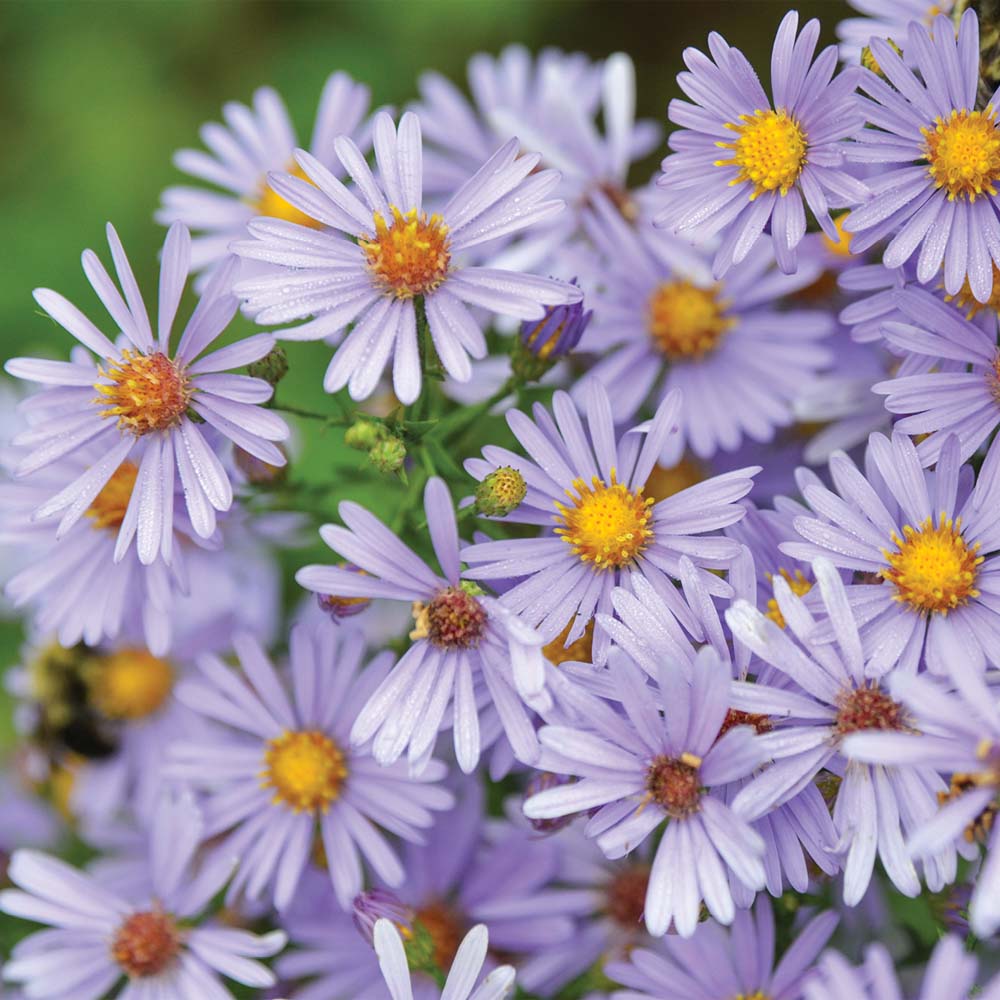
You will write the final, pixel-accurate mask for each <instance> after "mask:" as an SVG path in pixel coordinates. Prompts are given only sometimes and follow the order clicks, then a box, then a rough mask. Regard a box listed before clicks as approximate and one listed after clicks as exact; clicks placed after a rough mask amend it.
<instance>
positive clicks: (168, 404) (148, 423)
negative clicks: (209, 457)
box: [94, 349, 194, 437]
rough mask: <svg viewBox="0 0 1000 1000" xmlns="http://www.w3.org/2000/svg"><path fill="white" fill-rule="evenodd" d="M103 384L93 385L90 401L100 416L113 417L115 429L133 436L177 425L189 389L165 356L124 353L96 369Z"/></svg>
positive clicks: (185, 377) (174, 364)
mask: <svg viewBox="0 0 1000 1000" xmlns="http://www.w3.org/2000/svg"><path fill="white" fill-rule="evenodd" d="M98 371H99V372H100V374H101V377H102V378H105V379H108V380H109V382H110V385H109V384H108V383H106V382H97V383H95V384H94V388H95V389H96V390H97V391H98V393H99V395H98V396H97V397H96V398H95V400H94V402H96V403H99V404H101V405H102V406H104V409H103V410H102V411H101V416H102V417H117V418H118V426H119V427H120V428H121V429H122V430H123V431H130V432H131V433H132V434H134V435H135V436H136V437H142V436H143V435H144V434H149V433H150V431H162V430H166V429H167V428H168V427H173V426H175V425H176V424H178V423H180V420H181V417H183V416H184V413H185V411H186V410H187V408H188V403H189V402H190V401H191V395H192V393H193V391H194V390H193V388H192V386H191V382H190V380H189V379H188V377H187V375H186V374H185V373H184V372H183V371H182V370H181V368H180V367H179V366H178V365H177V364H176V363H175V362H173V361H171V360H170V358H168V357H167V356H166V355H165V354H161V353H160V352H156V353H155V354H140V353H139V352H138V351H131V350H128V349H126V350H124V351H122V356H121V358H120V359H119V360H117V361H116V360H114V359H113V358H108V359H107V368H106V369H105V368H98Z"/></svg>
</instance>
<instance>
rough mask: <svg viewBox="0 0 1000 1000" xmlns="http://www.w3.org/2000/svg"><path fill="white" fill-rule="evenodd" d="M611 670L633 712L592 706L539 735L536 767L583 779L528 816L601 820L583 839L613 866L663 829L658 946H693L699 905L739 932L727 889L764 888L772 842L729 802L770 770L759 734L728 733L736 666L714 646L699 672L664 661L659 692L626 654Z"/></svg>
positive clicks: (653, 883) (546, 795) (538, 801)
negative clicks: (739, 787)
mask: <svg viewBox="0 0 1000 1000" xmlns="http://www.w3.org/2000/svg"><path fill="white" fill-rule="evenodd" d="M609 671H610V679H611V681H612V682H613V684H614V685H615V689H616V693H617V697H618V698H619V699H620V700H621V704H622V707H623V708H624V710H625V714H624V715H622V714H620V713H619V712H617V711H615V710H614V709H613V708H612V707H611V706H610V705H609V704H608V703H607V702H605V701H601V700H600V699H596V698H595V699H593V700H592V703H591V706H590V711H589V714H588V715H587V716H586V717H585V718H581V719H580V720H579V721H575V722H574V724H573V725H547V726H544V727H543V728H542V729H541V731H540V733H539V739H540V740H541V742H542V746H543V753H542V755H541V757H540V759H539V763H538V766H539V767H541V768H544V769H546V770H549V771H553V772H555V773H559V774H568V775H572V776H574V777H577V778H578V779H579V780H578V781H575V782H573V783H570V784H566V785H561V786H557V787H554V788H548V789H545V790H544V791H541V792H538V793H537V794H535V795H533V796H531V798H529V799H528V800H527V801H526V802H525V804H524V812H525V815H526V816H527V817H528V818H529V819H551V818H556V817H559V816H564V815H567V814H571V813H579V812H585V811H587V810H594V811H593V812H592V814H591V818H590V820H589V822H588V824H587V826H586V827H585V832H586V833H587V835H588V836H590V837H593V838H594V839H595V840H596V841H597V845H598V846H599V847H600V848H601V850H602V851H604V853H605V854H606V855H607V856H608V857H609V858H619V857H622V856H624V855H625V854H627V853H628V852H629V851H631V850H633V849H634V848H635V847H636V846H637V845H639V844H641V843H642V841H643V840H645V839H646V837H648V836H649V835H650V834H652V833H653V831H654V830H657V829H658V828H660V827H662V826H664V825H665V829H664V831H663V836H662V839H661V840H660V843H659V845H658V846H657V848H656V852H655V855H654V858H653V864H652V868H651V870H650V874H649V881H648V885H647V888H646V894H645V905H644V918H645V923H646V927H647V929H648V930H649V933H650V934H653V935H654V936H657V937H659V936H660V935H662V934H664V933H666V931H667V930H668V928H670V926H671V924H672V925H673V926H674V928H675V929H676V931H677V933H678V934H680V935H681V936H682V937H690V936H691V935H692V934H693V933H694V931H695V928H696V927H697V926H698V919H699V913H700V909H701V904H702V901H704V903H705V905H706V906H707V907H708V911H709V913H711V914H712V916H713V917H715V919H716V920H718V921H719V922H720V923H723V924H728V923H731V922H732V920H733V917H734V915H735V912H736V908H735V905H734V902H733V895H732V890H731V888H730V885H729V879H730V878H733V879H737V880H739V881H740V882H742V883H743V884H744V885H746V887H747V888H748V889H750V890H751V891H752V890H756V889H761V888H763V887H764V882H765V871H764V864H763V861H762V858H763V856H764V853H765V844H764V840H763V838H762V837H761V836H760V835H759V834H758V833H757V832H756V831H754V830H753V829H752V828H751V826H750V825H749V824H748V823H747V822H746V821H745V820H742V819H740V818H739V817H737V815H736V814H735V813H734V812H733V811H732V809H730V807H729V806H728V805H727V804H726V802H725V799H724V797H723V794H722V793H723V791H724V789H725V786H726V785H728V784H729V783H731V782H733V781H736V780H738V779H740V778H743V777H746V776H747V775H749V774H751V773H752V772H753V771H754V770H755V769H756V768H757V767H758V766H759V765H760V764H761V763H762V762H763V760H764V751H763V750H762V748H761V747H760V746H759V743H758V737H757V736H756V734H755V732H754V730H753V728H752V727H750V726H745V725H737V726H735V727H732V728H730V729H729V730H728V731H725V732H724V723H725V721H726V717H727V714H728V711H729V705H730V696H729V690H730V683H731V682H730V673H729V668H728V667H727V666H726V664H725V663H723V661H722V660H721V659H720V658H719V656H718V655H717V654H716V653H715V652H714V650H712V649H711V648H709V647H705V648H703V649H702V650H701V651H700V652H699V654H698V656H697V658H696V659H695V662H694V664H693V665H691V666H690V667H688V665H686V664H684V663H683V662H681V661H677V660H662V661H661V664H660V669H659V671H658V682H659V683H658V689H651V688H650V687H648V686H647V684H646V682H645V679H644V675H643V673H642V671H640V670H639V668H638V667H636V666H634V665H633V664H632V663H631V662H630V661H629V660H628V659H627V658H626V657H624V656H614V657H612V658H611V659H610V660H609ZM663 706H669V711H667V712H666V713H665V714H664V713H663V712H662V711H661V709H662V708H663Z"/></svg>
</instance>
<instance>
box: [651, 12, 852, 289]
mask: <svg viewBox="0 0 1000 1000" xmlns="http://www.w3.org/2000/svg"><path fill="white" fill-rule="evenodd" d="M798 24H799V16H798V13H797V12H796V11H789V12H788V13H787V14H786V15H785V17H784V18H783V19H782V22H781V25H780V26H779V28H778V32H777V35H776V36H775V40H774V48H773V50H772V53H771V87H772V91H773V94H774V102H773V105H772V102H771V101H770V100H769V99H768V97H767V94H766V93H765V92H764V90H763V88H762V87H761V85H760V82H759V81H758V79H757V76H756V74H755V73H754V71H753V68H752V67H751V66H750V63H749V62H747V59H746V57H745V56H744V55H743V53H742V52H740V51H739V50H738V49H735V48H732V47H731V46H730V45H728V44H727V43H726V41H725V40H724V39H723V38H722V36H721V35H719V34H716V33H715V32H713V33H712V34H711V35H709V38H708V47H709V51H710V52H711V59H710V58H709V57H708V56H706V55H705V54H704V53H702V52H699V51H698V50H697V49H690V48H689V49H685V51H684V62H685V64H686V65H687V67H688V72H685V73H681V74H679V75H678V77H677V83H678V84H679V86H680V88H681V90H683V91H684V93H685V94H686V95H687V96H688V97H689V98H691V101H693V102H694V103H689V102H688V101H680V100H673V101H671V102H670V107H669V110H668V114H669V117H670V120H671V121H672V122H673V123H674V124H675V125H678V126H679V129H678V130H677V131H675V132H673V133H672V134H671V136H670V140H669V141H670V148H671V149H672V150H674V152H673V153H672V154H671V155H669V156H667V158H666V159H665V160H664V161H663V174H662V176H661V177H660V178H659V181H658V183H659V184H660V185H661V187H664V188H666V189H667V190H668V191H669V194H670V204H669V206H668V207H667V208H666V209H665V210H664V211H663V212H662V213H661V214H660V215H659V216H658V217H657V219H656V224H657V225H662V226H667V227H670V228H671V229H673V230H675V231H677V232H683V231H685V230H696V231H697V233H698V234H699V235H709V234H714V233H723V234H724V235H723V238H722V242H721V243H720V244H719V247H718V249H717V251H716V254H715V260H714V262H713V270H714V274H715V276H716V277H717V278H718V277H721V276H722V275H724V274H725V273H726V272H727V271H728V270H729V268H730V267H732V265H733V264H738V263H739V262H740V261H741V260H743V259H744V258H745V257H746V256H747V254H748V253H749V252H750V250H751V249H752V248H753V246H754V244H755V243H756V242H757V240H758V239H759V238H760V236H761V234H762V233H763V231H764V228H765V227H766V226H768V224H770V231H771V234H772V236H773V238H774V253H775V256H776V257H777V261H778V266H779V267H780V268H781V270H782V271H785V272H786V273H791V272H793V271H795V269H796V266H797V260H796V247H797V246H798V244H799V243H800V242H801V240H802V238H803V237H804V236H805V233H806V214H805V207H806V206H807V205H808V207H809V210H810V213H811V214H812V216H813V218H815V220H816V221H817V222H818V223H819V225H820V227H821V228H822V230H823V231H824V232H825V233H826V234H827V235H828V236H829V237H830V238H831V239H837V230H836V227H835V226H834V223H833V220H832V218H831V217H830V211H829V210H830V208H831V207H833V208H837V207H844V206H848V205H854V204H857V203H859V202H862V201H864V200H865V198H866V196H867V189H866V188H865V186H864V185H863V184H861V183H860V182H859V181H857V180H856V179H855V178H854V177H852V176H851V175H850V174H849V173H848V172H847V171H846V170H845V169H844V153H843V148H844V142H843V140H845V139H847V138H848V137H851V136H853V135H855V134H856V133H857V132H858V131H859V130H860V129H861V128H862V126H863V124H864V116H863V115H862V114H861V113H860V111H859V108H858V105H857V104H856V98H855V94H854V90H855V87H856V86H857V84H858V79H859V76H858V73H859V71H858V70H857V69H856V67H850V68H848V69H846V70H844V71H843V72H842V73H841V74H840V75H839V76H837V77H836V78H835V79H834V71H835V70H836V67H837V50H836V48H835V47H834V46H828V47H827V48H825V49H824V50H823V51H822V52H821V53H820V54H819V56H818V57H817V58H816V60H815V61H813V53H814V52H815V49H816V42H817V39H818V38H819V30H820V26H819V21H816V20H812V21H809V22H807V24H806V25H805V27H804V28H803V29H802V33H801V34H799V33H798ZM796 36H797V37H796ZM720 150H721V154H720Z"/></svg>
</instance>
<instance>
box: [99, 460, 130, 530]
mask: <svg viewBox="0 0 1000 1000" xmlns="http://www.w3.org/2000/svg"><path fill="white" fill-rule="evenodd" d="M138 475H139V469H138V467H137V466H135V465H134V464H133V463H132V462H122V464H121V465H119V466H118V468H117V469H115V471H114V472H113V473H112V474H111V478H110V479H109V480H108V481H107V482H106V483H105V484H104V487H103V488H102V490H101V492H100V493H98V494H97V496H96V497H94V499H93V502H92V503H91V505H90V506H89V507H88V508H87V517H89V518H90V520H91V521H92V522H93V525H94V527H95V528H111V529H113V530H115V531H117V530H118V529H119V528H120V527H121V524H122V521H124V520H125V511H126V510H127V509H128V503H129V500H131V499H132V490H133V489H135V480H136V477H137V476H138Z"/></svg>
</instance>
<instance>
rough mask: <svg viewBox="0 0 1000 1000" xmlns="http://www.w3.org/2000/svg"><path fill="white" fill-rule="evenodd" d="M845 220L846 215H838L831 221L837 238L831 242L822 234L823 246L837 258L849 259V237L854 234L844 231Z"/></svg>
mask: <svg viewBox="0 0 1000 1000" xmlns="http://www.w3.org/2000/svg"><path fill="white" fill-rule="evenodd" d="M846 218H847V216H846V215H838V216H837V218H836V219H834V220H833V225H834V228H835V229H836V230H837V238H836V239H835V240H831V239H830V237H829V236H827V235H826V233H823V246H825V247H826V249H827V250H828V251H829V252H830V253H832V254H834V255H835V256H837V257H844V258H849V257H850V256H851V237H852V236H853V235H854V234H853V233H849V232H848V231H847V230H846V229H844V220H845V219H846Z"/></svg>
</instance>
